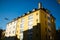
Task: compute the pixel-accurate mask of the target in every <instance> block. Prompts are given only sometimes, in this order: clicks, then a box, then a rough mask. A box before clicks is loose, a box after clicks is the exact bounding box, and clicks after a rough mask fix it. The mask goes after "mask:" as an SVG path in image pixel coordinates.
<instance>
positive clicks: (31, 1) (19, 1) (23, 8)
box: [0, 0, 60, 29]
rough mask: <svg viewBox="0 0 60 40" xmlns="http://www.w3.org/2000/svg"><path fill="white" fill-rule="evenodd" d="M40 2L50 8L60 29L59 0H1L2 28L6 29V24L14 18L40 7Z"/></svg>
mask: <svg viewBox="0 0 60 40" xmlns="http://www.w3.org/2000/svg"><path fill="white" fill-rule="evenodd" d="M39 2H41V3H42V6H43V7H44V8H47V9H49V10H50V11H51V12H50V13H51V14H52V15H53V16H54V17H55V18H56V29H58V26H60V4H58V2H57V0H0V28H2V29H6V24H7V23H8V22H9V21H11V20H12V19H14V18H17V17H18V16H21V15H23V14H24V13H26V12H28V11H31V10H32V9H33V8H38V3H39ZM4 18H8V19H9V20H5V19H4Z"/></svg>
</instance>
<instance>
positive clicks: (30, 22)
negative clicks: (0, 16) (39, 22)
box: [28, 21, 32, 29]
mask: <svg viewBox="0 0 60 40" xmlns="http://www.w3.org/2000/svg"><path fill="white" fill-rule="evenodd" d="M28 27H29V29H32V21H29V22H28Z"/></svg>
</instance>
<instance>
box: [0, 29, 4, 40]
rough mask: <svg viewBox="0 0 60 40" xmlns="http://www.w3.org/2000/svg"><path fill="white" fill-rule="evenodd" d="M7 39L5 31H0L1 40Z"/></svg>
mask: <svg viewBox="0 0 60 40" xmlns="http://www.w3.org/2000/svg"><path fill="white" fill-rule="evenodd" d="M4 38H5V30H3V29H0V40H4Z"/></svg>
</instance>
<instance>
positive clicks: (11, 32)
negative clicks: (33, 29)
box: [5, 19, 17, 37]
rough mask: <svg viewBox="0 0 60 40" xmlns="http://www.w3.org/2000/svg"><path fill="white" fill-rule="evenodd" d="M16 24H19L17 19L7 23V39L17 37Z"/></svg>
mask: <svg viewBox="0 0 60 40" xmlns="http://www.w3.org/2000/svg"><path fill="white" fill-rule="evenodd" d="M16 24H17V21H16V19H14V20H13V21H11V22H9V23H7V27H6V33H5V37H13V36H16Z"/></svg>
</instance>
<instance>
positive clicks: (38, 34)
mask: <svg viewBox="0 0 60 40" xmlns="http://www.w3.org/2000/svg"><path fill="white" fill-rule="evenodd" d="M16 26H17V28H16V35H17V38H18V39H20V40H55V33H56V29H55V18H54V17H53V16H52V14H50V12H49V10H47V9H45V8H42V5H41V4H40V3H39V6H38V9H33V10H32V11H29V12H27V13H25V14H23V15H22V16H21V17H18V18H17V24H16Z"/></svg>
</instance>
